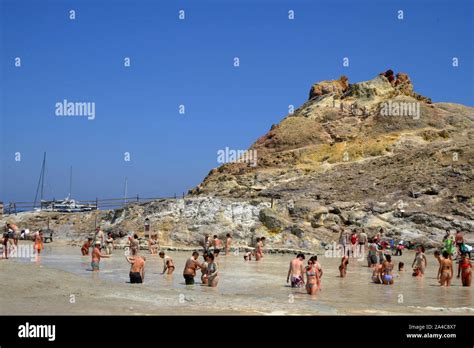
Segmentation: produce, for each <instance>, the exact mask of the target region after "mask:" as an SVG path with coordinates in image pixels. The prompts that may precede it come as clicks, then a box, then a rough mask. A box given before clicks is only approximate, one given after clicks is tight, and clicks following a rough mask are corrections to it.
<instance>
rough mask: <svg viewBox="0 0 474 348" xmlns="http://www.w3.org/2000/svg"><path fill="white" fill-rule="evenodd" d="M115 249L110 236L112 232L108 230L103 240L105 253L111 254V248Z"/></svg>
mask: <svg viewBox="0 0 474 348" xmlns="http://www.w3.org/2000/svg"><path fill="white" fill-rule="evenodd" d="M114 249H115V244H114V238H113V237H112V232H109V233H108V235H107V239H106V240H105V253H106V254H107V255H112V250H114Z"/></svg>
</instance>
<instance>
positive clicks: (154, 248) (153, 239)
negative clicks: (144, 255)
mask: <svg viewBox="0 0 474 348" xmlns="http://www.w3.org/2000/svg"><path fill="white" fill-rule="evenodd" d="M148 251H149V252H150V254H152V255H156V253H157V252H158V235H157V234H152V235H151V236H150V238H149V239H148Z"/></svg>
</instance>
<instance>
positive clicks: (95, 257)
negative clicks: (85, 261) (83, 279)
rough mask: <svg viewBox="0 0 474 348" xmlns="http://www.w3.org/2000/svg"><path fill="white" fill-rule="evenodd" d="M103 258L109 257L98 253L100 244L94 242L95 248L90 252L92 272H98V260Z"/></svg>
mask: <svg viewBox="0 0 474 348" xmlns="http://www.w3.org/2000/svg"><path fill="white" fill-rule="evenodd" d="M102 257H104V258H107V257H110V256H109V255H103V254H101V252H100V242H99V241H98V240H97V241H96V242H95V247H94V250H92V262H91V267H92V271H93V272H98V271H99V264H100V259H101V258H102Z"/></svg>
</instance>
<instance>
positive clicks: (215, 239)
mask: <svg viewBox="0 0 474 348" xmlns="http://www.w3.org/2000/svg"><path fill="white" fill-rule="evenodd" d="M212 246H213V247H214V253H217V254H219V253H220V252H221V249H222V241H221V240H220V239H219V238H218V237H217V234H215V235H214V237H213V239H212Z"/></svg>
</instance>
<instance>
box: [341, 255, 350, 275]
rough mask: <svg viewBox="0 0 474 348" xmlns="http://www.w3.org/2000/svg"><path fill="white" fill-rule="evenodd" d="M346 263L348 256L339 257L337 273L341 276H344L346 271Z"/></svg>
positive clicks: (347, 263) (347, 262)
mask: <svg viewBox="0 0 474 348" xmlns="http://www.w3.org/2000/svg"><path fill="white" fill-rule="evenodd" d="M347 265H349V257H348V256H347V255H344V256H343V257H342V259H341V264H340V265H339V275H340V276H341V278H344V277H345V276H346V273H347Z"/></svg>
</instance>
